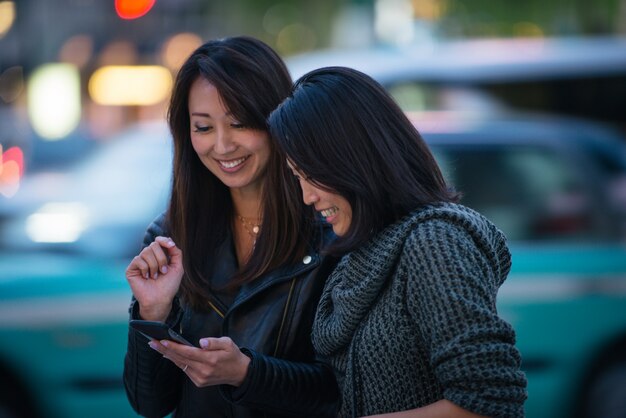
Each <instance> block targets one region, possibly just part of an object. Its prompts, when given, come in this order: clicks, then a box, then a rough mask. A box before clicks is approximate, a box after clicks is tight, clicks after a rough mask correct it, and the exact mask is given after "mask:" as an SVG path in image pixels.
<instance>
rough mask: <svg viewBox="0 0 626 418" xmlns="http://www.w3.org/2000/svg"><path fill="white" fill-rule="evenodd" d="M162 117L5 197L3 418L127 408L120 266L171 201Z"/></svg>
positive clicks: (120, 412) (0, 242)
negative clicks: (77, 162)
mask: <svg viewBox="0 0 626 418" xmlns="http://www.w3.org/2000/svg"><path fill="white" fill-rule="evenodd" d="M170 148H171V143H170V137H169V132H168V130H167V128H166V126H165V125H164V123H142V124H140V125H138V126H134V127H132V128H130V129H129V130H127V131H126V132H124V133H122V134H121V135H119V136H116V137H115V138H112V139H110V140H109V141H108V142H107V144H105V145H103V146H102V148H100V149H98V150H97V151H96V152H94V153H93V154H90V155H89V157H87V158H86V159H85V160H84V161H82V162H81V163H80V164H79V165H76V166H75V167H73V168H72V169H70V170H69V171H67V172H65V173H56V174H51V173H40V174H37V175H35V176H30V177H28V176H27V177H25V178H24V179H23V181H22V184H21V186H20V190H19V191H18V193H17V194H16V195H15V196H14V197H13V198H12V199H10V200H6V201H3V202H2V205H1V206H0V377H1V378H2V382H3V390H2V391H0V417H2V418H43V417H46V418H48V417H49V418H79V417H81V418H82V417H90V418H100V417H101V418H110V417H117V418H123V417H134V416H136V414H135V413H134V412H133V410H132V409H131V407H130V404H129V403H128V401H127V399H126V394H125V392H124V389H123V385H122V367H123V360H124V354H125V349H126V335H127V326H128V325H127V323H128V313H127V310H128V306H129V303H130V299H131V292H130V288H129V286H128V284H127V283H126V280H125V276H124V271H125V269H126V266H127V264H128V263H129V261H130V259H131V258H132V257H133V256H134V255H135V254H136V253H137V252H138V251H139V248H140V245H141V239H142V237H143V233H144V231H145V228H146V226H147V225H148V223H149V222H150V220H151V219H153V218H154V217H155V216H156V215H157V214H158V213H160V212H161V211H162V210H163V209H164V207H165V204H166V201H167V195H168V188H169V179H170V176H171V161H170V158H171V157H170V155H171V150H170Z"/></svg>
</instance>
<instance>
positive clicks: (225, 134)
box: [213, 129, 237, 154]
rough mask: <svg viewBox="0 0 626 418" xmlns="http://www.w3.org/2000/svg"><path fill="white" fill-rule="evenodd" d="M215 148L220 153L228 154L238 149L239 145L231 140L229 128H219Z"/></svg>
mask: <svg viewBox="0 0 626 418" xmlns="http://www.w3.org/2000/svg"><path fill="white" fill-rule="evenodd" d="M213 148H214V150H215V152H216V153H218V154H228V153H231V152H233V151H235V150H236V149H237V146H236V145H235V143H234V142H233V141H232V140H231V137H230V131H229V130H228V129H218V130H217V132H216V139H215V146H214V147H213Z"/></svg>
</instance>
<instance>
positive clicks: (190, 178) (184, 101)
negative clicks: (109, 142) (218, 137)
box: [167, 36, 312, 309]
mask: <svg viewBox="0 0 626 418" xmlns="http://www.w3.org/2000/svg"><path fill="white" fill-rule="evenodd" d="M198 78H203V79H205V80H207V81H208V82H209V83H211V84H212V85H213V86H215V88H216V89H217V91H218V92H219V95H220V97H221V99H222V100H223V101H224V105H225V107H226V108H227V109H228V111H229V112H231V113H232V115H233V117H234V118H235V119H237V120H238V121H239V122H241V123H242V124H243V125H245V126H247V127H249V128H252V129H258V130H261V131H265V132H267V131H268V126H267V122H266V121H267V117H268V116H269V114H270V112H271V111H272V110H273V109H274V108H276V106H278V104H279V103H280V102H281V101H282V100H283V99H285V98H286V97H287V95H288V94H289V93H290V91H291V87H292V81H291V76H290V75H289V72H288V70H287V68H286V66H285V64H284V62H283V61H282V59H281V58H280V57H279V56H278V54H277V53H276V52H275V51H274V50H273V49H272V48H270V47H269V46H268V45H266V44H265V43H263V42H262V41H260V40H258V39H254V38H251V37H246V36H238V37H231V38H224V39H218V40H211V41H208V42H206V43H205V44H204V45H202V46H200V47H199V48H198V49H196V50H195V51H194V52H193V53H192V54H191V55H190V56H189V58H187V60H186V61H185V63H184V64H183V65H182V67H181V69H180V70H179V72H178V75H177V77H176V82H175V84H174V89H173V92H172V96H171V100H170V105H169V111H168V122H169V126H170V130H171V132H172V136H173V138H174V164H173V171H174V172H173V184H172V195H171V199H170V204H169V208H168V212H167V213H168V216H167V224H168V229H169V231H170V234H171V236H172V238H173V239H174V241H175V242H176V243H177V245H178V246H179V247H180V248H181V249H182V250H183V254H184V255H185V257H184V267H185V278H184V279H183V281H182V283H181V295H182V297H183V298H184V299H185V300H186V301H187V302H188V303H189V304H191V305H192V306H194V307H195V308H198V309H204V308H206V306H207V300H210V298H211V289H212V287H211V280H210V277H209V274H210V272H211V271H212V266H213V265H214V262H215V260H214V256H213V255H214V254H215V250H216V249H217V247H218V246H219V245H220V244H221V243H223V242H224V240H225V238H226V237H227V235H228V233H229V232H228V229H229V228H230V225H232V219H233V216H234V214H233V203H232V200H231V197H230V193H229V189H228V187H227V186H226V185H224V184H223V183H222V182H221V181H220V180H219V179H218V178H217V177H215V176H214V175H213V174H212V173H211V172H210V171H209V170H208V169H207V168H206V167H205V166H204V165H203V164H202V162H201V161H200V159H199V158H198V156H197V154H196V152H195V151H194V149H193V147H192V144H191V138H190V122H189V105H188V100H189V90H190V88H191V85H192V84H193V82H194V81H196V80H197V79H198ZM270 148H271V155H270V158H269V161H268V166H267V167H266V168H265V171H264V173H265V174H264V175H265V178H264V185H263V190H262V199H263V200H262V209H263V228H262V229H261V232H260V233H259V236H258V238H257V242H256V245H255V249H254V252H253V254H252V255H251V257H250V260H249V261H248V262H247V263H246V265H244V266H242V268H241V269H240V271H239V274H238V277H236V278H235V279H234V280H235V282H237V283H242V282H246V281H250V280H254V279H255V278H257V277H259V276H260V275H261V274H263V273H264V272H266V271H268V270H270V269H273V268H276V267H278V266H280V265H283V264H286V263H291V262H295V260H298V259H301V258H302V256H303V255H304V254H305V253H306V251H307V244H308V243H309V238H310V236H311V234H312V227H311V225H310V222H308V219H307V216H306V215H305V213H306V211H307V209H306V207H305V206H304V205H303V203H302V202H301V201H300V199H299V198H298V197H297V191H298V185H297V182H296V181H295V179H293V178H292V177H293V176H291V175H290V172H289V171H288V168H287V166H286V163H285V160H284V157H282V155H281V154H280V153H279V149H278V147H277V146H276V144H275V143H274V142H273V141H272V140H270Z"/></svg>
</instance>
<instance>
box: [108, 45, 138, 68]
mask: <svg viewBox="0 0 626 418" xmlns="http://www.w3.org/2000/svg"><path fill="white" fill-rule="evenodd" d="M136 62H137V47H136V46H135V45H134V44H133V43H132V42H129V41H113V42H110V43H109V44H107V45H106V46H105V47H104V48H103V49H102V51H101V52H100V55H99V56H98V65H101V66H103V65H133V64H135V63H136Z"/></svg>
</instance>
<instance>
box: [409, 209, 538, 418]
mask: <svg viewBox="0 0 626 418" xmlns="http://www.w3.org/2000/svg"><path fill="white" fill-rule="evenodd" d="M485 242H488V241H485V240H480V239H477V237H476V236H473V233H470V232H468V231H467V230H466V229H465V228H463V227H461V226H460V225H456V224H453V223H450V222H447V221H444V220H431V221H429V222H425V223H423V224H419V225H418V226H417V227H416V228H415V229H414V231H412V233H411V234H410V235H409V237H408V239H407V241H406V243H405V247H404V249H403V254H402V259H401V262H400V269H401V270H403V271H404V273H403V274H404V275H405V277H406V286H407V287H406V297H405V301H406V307H407V310H408V312H409V315H410V316H411V318H412V320H413V321H414V324H415V326H416V328H417V332H418V338H419V339H420V341H419V342H420V343H423V344H425V347H426V349H427V350H428V351H429V356H430V361H431V365H432V367H433V370H434V373H435V376H436V377H437V379H438V381H439V382H440V384H441V386H442V388H443V393H444V397H445V398H446V399H447V400H449V401H451V402H453V403H454V404H456V405H458V406H460V407H462V408H464V409H467V410H468V411H471V412H474V413H477V414H480V415H486V416H490V417H507V418H515V417H523V416H524V410H523V403H524V401H525V399H526V378H525V375H524V374H523V373H522V372H521V371H520V362H521V358H520V354H519V352H518V350H517V349H516V348H515V345H514V344H515V333H514V331H513V329H512V327H511V326H510V325H509V324H508V323H507V322H505V321H504V320H503V319H501V318H500V317H498V315H497V312H496V306H495V301H496V293H497V289H498V286H499V284H500V283H501V280H502V278H500V277H497V275H498V273H497V271H499V269H498V267H497V266H495V265H494V254H495V253H494V252H493V251H492V250H491V249H490V248H485V247H484V244H485ZM496 255H497V254H496ZM506 255H507V256H508V252H507V253H506Z"/></svg>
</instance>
